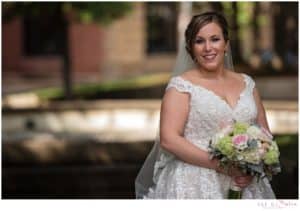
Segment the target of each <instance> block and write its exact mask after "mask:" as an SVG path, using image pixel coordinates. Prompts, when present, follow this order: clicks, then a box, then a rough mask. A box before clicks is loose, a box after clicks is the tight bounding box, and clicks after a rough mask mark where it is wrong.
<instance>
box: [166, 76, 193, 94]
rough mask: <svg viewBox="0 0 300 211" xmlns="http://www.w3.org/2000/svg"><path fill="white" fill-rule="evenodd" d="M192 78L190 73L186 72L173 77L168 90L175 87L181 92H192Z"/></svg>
mask: <svg viewBox="0 0 300 211" xmlns="http://www.w3.org/2000/svg"><path fill="white" fill-rule="evenodd" d="M191 78H192V77H191V75H190V72H184V73H182V74H180V75H177V76H173V77H171V78H170V80H169V83H168V85H167V88H166V89H169V88H171V87H174V88H176V89H177V90H178V91H180V92H192V84H191V82H190V81H191V80H190V79H191Z"/></svg>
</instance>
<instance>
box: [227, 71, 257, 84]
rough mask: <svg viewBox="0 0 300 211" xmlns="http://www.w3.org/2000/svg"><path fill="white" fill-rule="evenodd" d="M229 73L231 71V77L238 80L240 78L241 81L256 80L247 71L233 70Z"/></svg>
mask: <svg viewBox="0 0 300 211" xmlns="http://www.w3.org/2000/svg"><path fill="white" fill-rule="evenodd" d="M229 73H230V75H231V77H232V78H234V79H236V80H240V81H243V80H246V81H253V82H254V80H253V78H252V77H251V76H250V75H248V74H246V73H240V72H233V71H229Z"/></svg>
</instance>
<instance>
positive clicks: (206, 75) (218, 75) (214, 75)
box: [197, 67, 227, 80]
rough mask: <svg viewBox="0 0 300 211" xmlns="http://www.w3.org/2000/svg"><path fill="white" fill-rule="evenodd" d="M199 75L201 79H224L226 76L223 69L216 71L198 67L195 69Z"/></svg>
mask: <svg viewBox="0 0 300 211" xmlns="http://www.w3.org/2000/svg"><path fill="white" fill-rule="evenodd" d="M197 71H198V73H199V75H200V76H201V77H202V78H203V79H213V80H214V79H216V80H218V79H222V78H225V76H226V75H227V73H226V71H225V69H224V68H223V67H221V68H218V69H216V70H205V69H203V68H201V67H199V68H198V69H197Z"/></svg>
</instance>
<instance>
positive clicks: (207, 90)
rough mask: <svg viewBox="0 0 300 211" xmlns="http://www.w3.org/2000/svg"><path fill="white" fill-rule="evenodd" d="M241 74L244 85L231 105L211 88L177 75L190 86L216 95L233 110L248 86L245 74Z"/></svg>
mask: <svg viewBox="0 0 300 211" xmlns="http://www.w3.org/2000/svg"><path fill="white" fill-rule="evenodd" d="M242 76H243V81H244V84H245V86H244V88H243V89H242V91H241V92H240V94H239V96H238V98H237V101H236V103H235V104H234V105H233V106H232V105H230V104H229V103H228V102H227V101H226V100H225V99H223V98H222V97H221V96H220V95H218V94H216V93H215V92H214V91H212V90H210V89H207V88H205V87H203V86H201V85H200V84H194V83H192V82H191V81H189V80H186V79H184V78H183V77H181V76H178V77H179V78H181V79H182V80H183V81H185V82H187V83H189V84H191V85H192V86H194V87H197V88H200V89H202V90H204V91H206V92H208V93H210V94H211V95H213V96H214V97H216V98H218V99H219V100H221V101H222V102H223V103H224V104H225V105H226V106H227V107H228V108H229V109H230V110H231V111H234V110H235V109H236V108H237V106H238V105H239V103H240V101H241V97H242V95H243V94H244V92H245V91H246V89H247V86H248V85H247V80H246V76H245V75H244V74H242Z"/></svg>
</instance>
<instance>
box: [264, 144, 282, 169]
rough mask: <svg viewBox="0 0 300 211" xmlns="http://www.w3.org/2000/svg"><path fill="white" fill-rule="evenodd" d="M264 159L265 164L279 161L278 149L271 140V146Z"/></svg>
mask: <svg viewBox="0 0 300 211" xmlns="http://www.w3.org/2000/svg"><path fill="white" fill-rule="evenodd" d="M264 161H265V163H266V164H267V165H272V164H275V163H279V150H278V146H277V144H276V143H275V142H272V145H271V147H270V148H269V150H268V152H267V153H266V154H265V156H264Z"/></svg>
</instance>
